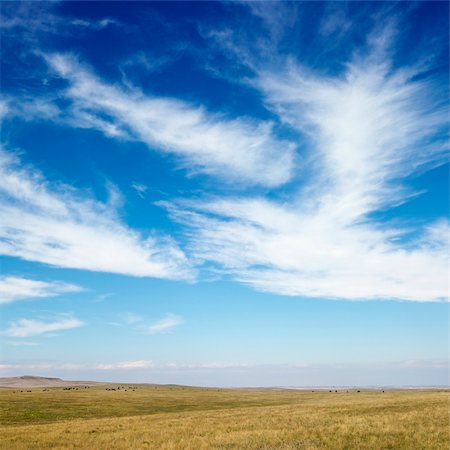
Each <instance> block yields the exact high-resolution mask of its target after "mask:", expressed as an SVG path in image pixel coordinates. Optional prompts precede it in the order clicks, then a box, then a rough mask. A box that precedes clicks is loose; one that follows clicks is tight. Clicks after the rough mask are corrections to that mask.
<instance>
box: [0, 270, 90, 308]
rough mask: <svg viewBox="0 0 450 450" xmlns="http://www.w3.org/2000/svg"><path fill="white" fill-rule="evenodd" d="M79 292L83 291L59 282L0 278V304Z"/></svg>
mask: <svg viewBox="0 0 450 450" xmlns="http://www.w3.org/2000/svg"><path fill="white" fill-rule="evenodd" d="M80 291H83V288H82V287H80V286H76V285H74V284H69V283H63V282H61V281H40V280H31V279H29V278H22V277H15V276H3V277H0V304H2V303H11V302H14V301H16V300H24V299H28V298H40V297H54V296H57V295H60V294H64V293H70V292H80Z"/></svg>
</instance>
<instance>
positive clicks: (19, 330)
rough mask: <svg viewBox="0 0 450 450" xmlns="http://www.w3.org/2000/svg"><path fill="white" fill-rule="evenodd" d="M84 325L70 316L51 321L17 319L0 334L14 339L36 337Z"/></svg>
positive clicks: (66, 315) (65, 315) (62, 315)
mask: <svg viewBox="0 0 450 450" xmlns="http://www.w3.org/2000/svg"><path fill="white" fill-rule="evenodd" d="M84 325H85V323H84V322H83V321H81V320H79V319H77V318H75V317H73V316H72V315H71V314H61V315H60V316H58V317H56V318H55V319H53V320H46V321H42V320H35V319H19V320H16V321H14V322H12V323H11V324H10V325H9V327H8V328H7V329H6V330H4V331H3V332H2V334H3V335H5V336H9V337H15V338H24V337H29V336H38V335H41V334H47V333H53V332H55V331H62V330H70V329H73V328H79V327H82V326H84Z"/></svg>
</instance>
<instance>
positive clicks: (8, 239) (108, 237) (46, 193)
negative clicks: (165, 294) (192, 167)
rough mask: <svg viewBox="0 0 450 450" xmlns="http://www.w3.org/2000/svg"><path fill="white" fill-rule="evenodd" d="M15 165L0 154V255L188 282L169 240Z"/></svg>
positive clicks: (112, 207)
mask: <svg viewBox="0 0 450 450" xmlns="http://www.w3.org/2000/svg"><path fill="white" fill-rule="evenodd" d="M19 163H20V161H19V160H18V159H17V158H16V157H15V156H13V155H12V154H10V153H7V152H5V151H1V152H0V178H1V179H2V183H1V184H0V214H1V216H2V221H1V223H0V254H3V255H8V256H15V257H19V258H22V259H25V260H30V261H38V262H42V263H45V264H50V265H52V266H56V267H67V268H75V269H84V270H92V271H99V272H110V273H120V274H126V275H132V276H139V277H145V276H148V277H159V278H180V279H188V278H192V276H193V272H192V270H191V267H190V264H189V262H188V260H187V258H186V256H185V255H184V253H183V252H182V251H181V250H180V249H179V247H178V246H177V245H176V243H175V242H173V240H171V239H170V238H169V237H164V236H163V237H156V236H154V235H153V236H152V235H149V236H148V237H143V236H142V235H141V234H139V233H137V232H136V231H134V230H132V229H130V228H128V227H127V226H126V225H125V224H124V223H123V222H122V221H121V220H120V218H119V216H118V214H117V211H116V209H115V205H114V203H115V202H114V201H113V202H109V203H101V202H98V201H96V200H94V199H92V198H90V197H88V196H84V197H83V196H82V195H81V194H82V193H80V192H76V191H75V190H74V189H72V188H70V187H69V186H64V185H58V186H55V185H51V184H50V183H48V182H47V181H46V180H45V179H44V178H43V176H42V175H41V174H40V173H39V172H37V171H36V170H33V169H32V168H24V167H19Z"/></svg>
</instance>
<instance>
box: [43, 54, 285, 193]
mask: <svg viewBox="0 0 450 450" xmlns="http://www.w3.org/2000/svg"><path fill="white" fill-rule="evenodd" d="M46 60H47V61H48V63H49V65H50V66H51V68H52V69H53V70H54V71H55V72H56V73H57V74H58V75H59V76H60V77H62V78H64V79H66V80H67V81H68V82H69V87H68V89H67V90H66V91H65V92H64V93H63V95H64V96H65V97H66V98H68V99H70V100H71V101H72V106H71V110H70V111H67V112H66V113H69V116H70V118H69V119H65V120H68V121H69V123H70V124H71V125H72V126H77V127H82V128H96V129H98V130H100V131H102V132H103V133H104V134H106V135H107V136H110V137H115V138H123V139H136V140H140V141H142V142H145V143H146V144H147V145H148V146H149V147H150V148H152V149H154V148H157V149H159V150H161V151H163V152H168V153H174V154H176V155H178V156H179V157H180V158H181V160H182V161H183V162H184V163H185V164H186V165H187V166H188V167H189V168H190V169H191V171H193V172H196V171H200V172H203V173H207V174H209V175H215V176H219V177H221V178H224V179H228V180H233V181H234V180H240V181H241V182H242V183H243V182H247V183H251V184H261V185H267V186H277V185H280V184H283V183H286V182H287V181H289V180H290V178H291V176H292V174H293V164H294V159H293V151H294V148H293V144H292V143H289V142H286V141H281V140H279V139H277V138H276V137H275V136H274V134H273V124H272V123H270V122H261V121H257V120H253V119H250V118H237V119H229V118H226V117H225V116H224V115H223V114H218V113H217V114H216V113H211V112H208V111H207V110H206V109H205V108H204V107H202V106H193V105H190V104H188V103H186V102H183V101H180V100H176V99H171V98H162V97H155V96H146V95H144V94H143V93H142V92H140V91H138V90H137V89H134V90H131V89H125V88H122V87H120V86H117V85H110V84H107V83H106V82H103V81H102V80H100V79H99V78H98V77H96V76H95V75H94V74H92V73H91V72H90V70H89V69H87V68H85V67H84V66H82V65H81V64H80V63H79V62H78V61H77V60H76V59H75V58H73V57H70V56H67V55H61V54H54V55H49V56H47V57H46Z"/></svg>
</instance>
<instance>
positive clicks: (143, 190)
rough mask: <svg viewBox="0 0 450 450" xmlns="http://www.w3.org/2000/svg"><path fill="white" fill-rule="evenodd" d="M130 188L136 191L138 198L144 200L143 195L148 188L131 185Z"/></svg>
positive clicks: (142, 185)
mask: <svg viewBox="0 0 450 450" xmlns="http://www.w3.org/2000/svg"><path fill="white" fill-rule="evenodd" d="M131 187H132V188H133V189H134V190H135V191H136V193H137V195H139V197H141V198H144V196H145V193H146V192H147V189H148V187H147V186H146V185H145V184H140V183H133V184H132V185H131Z"/></svg>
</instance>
